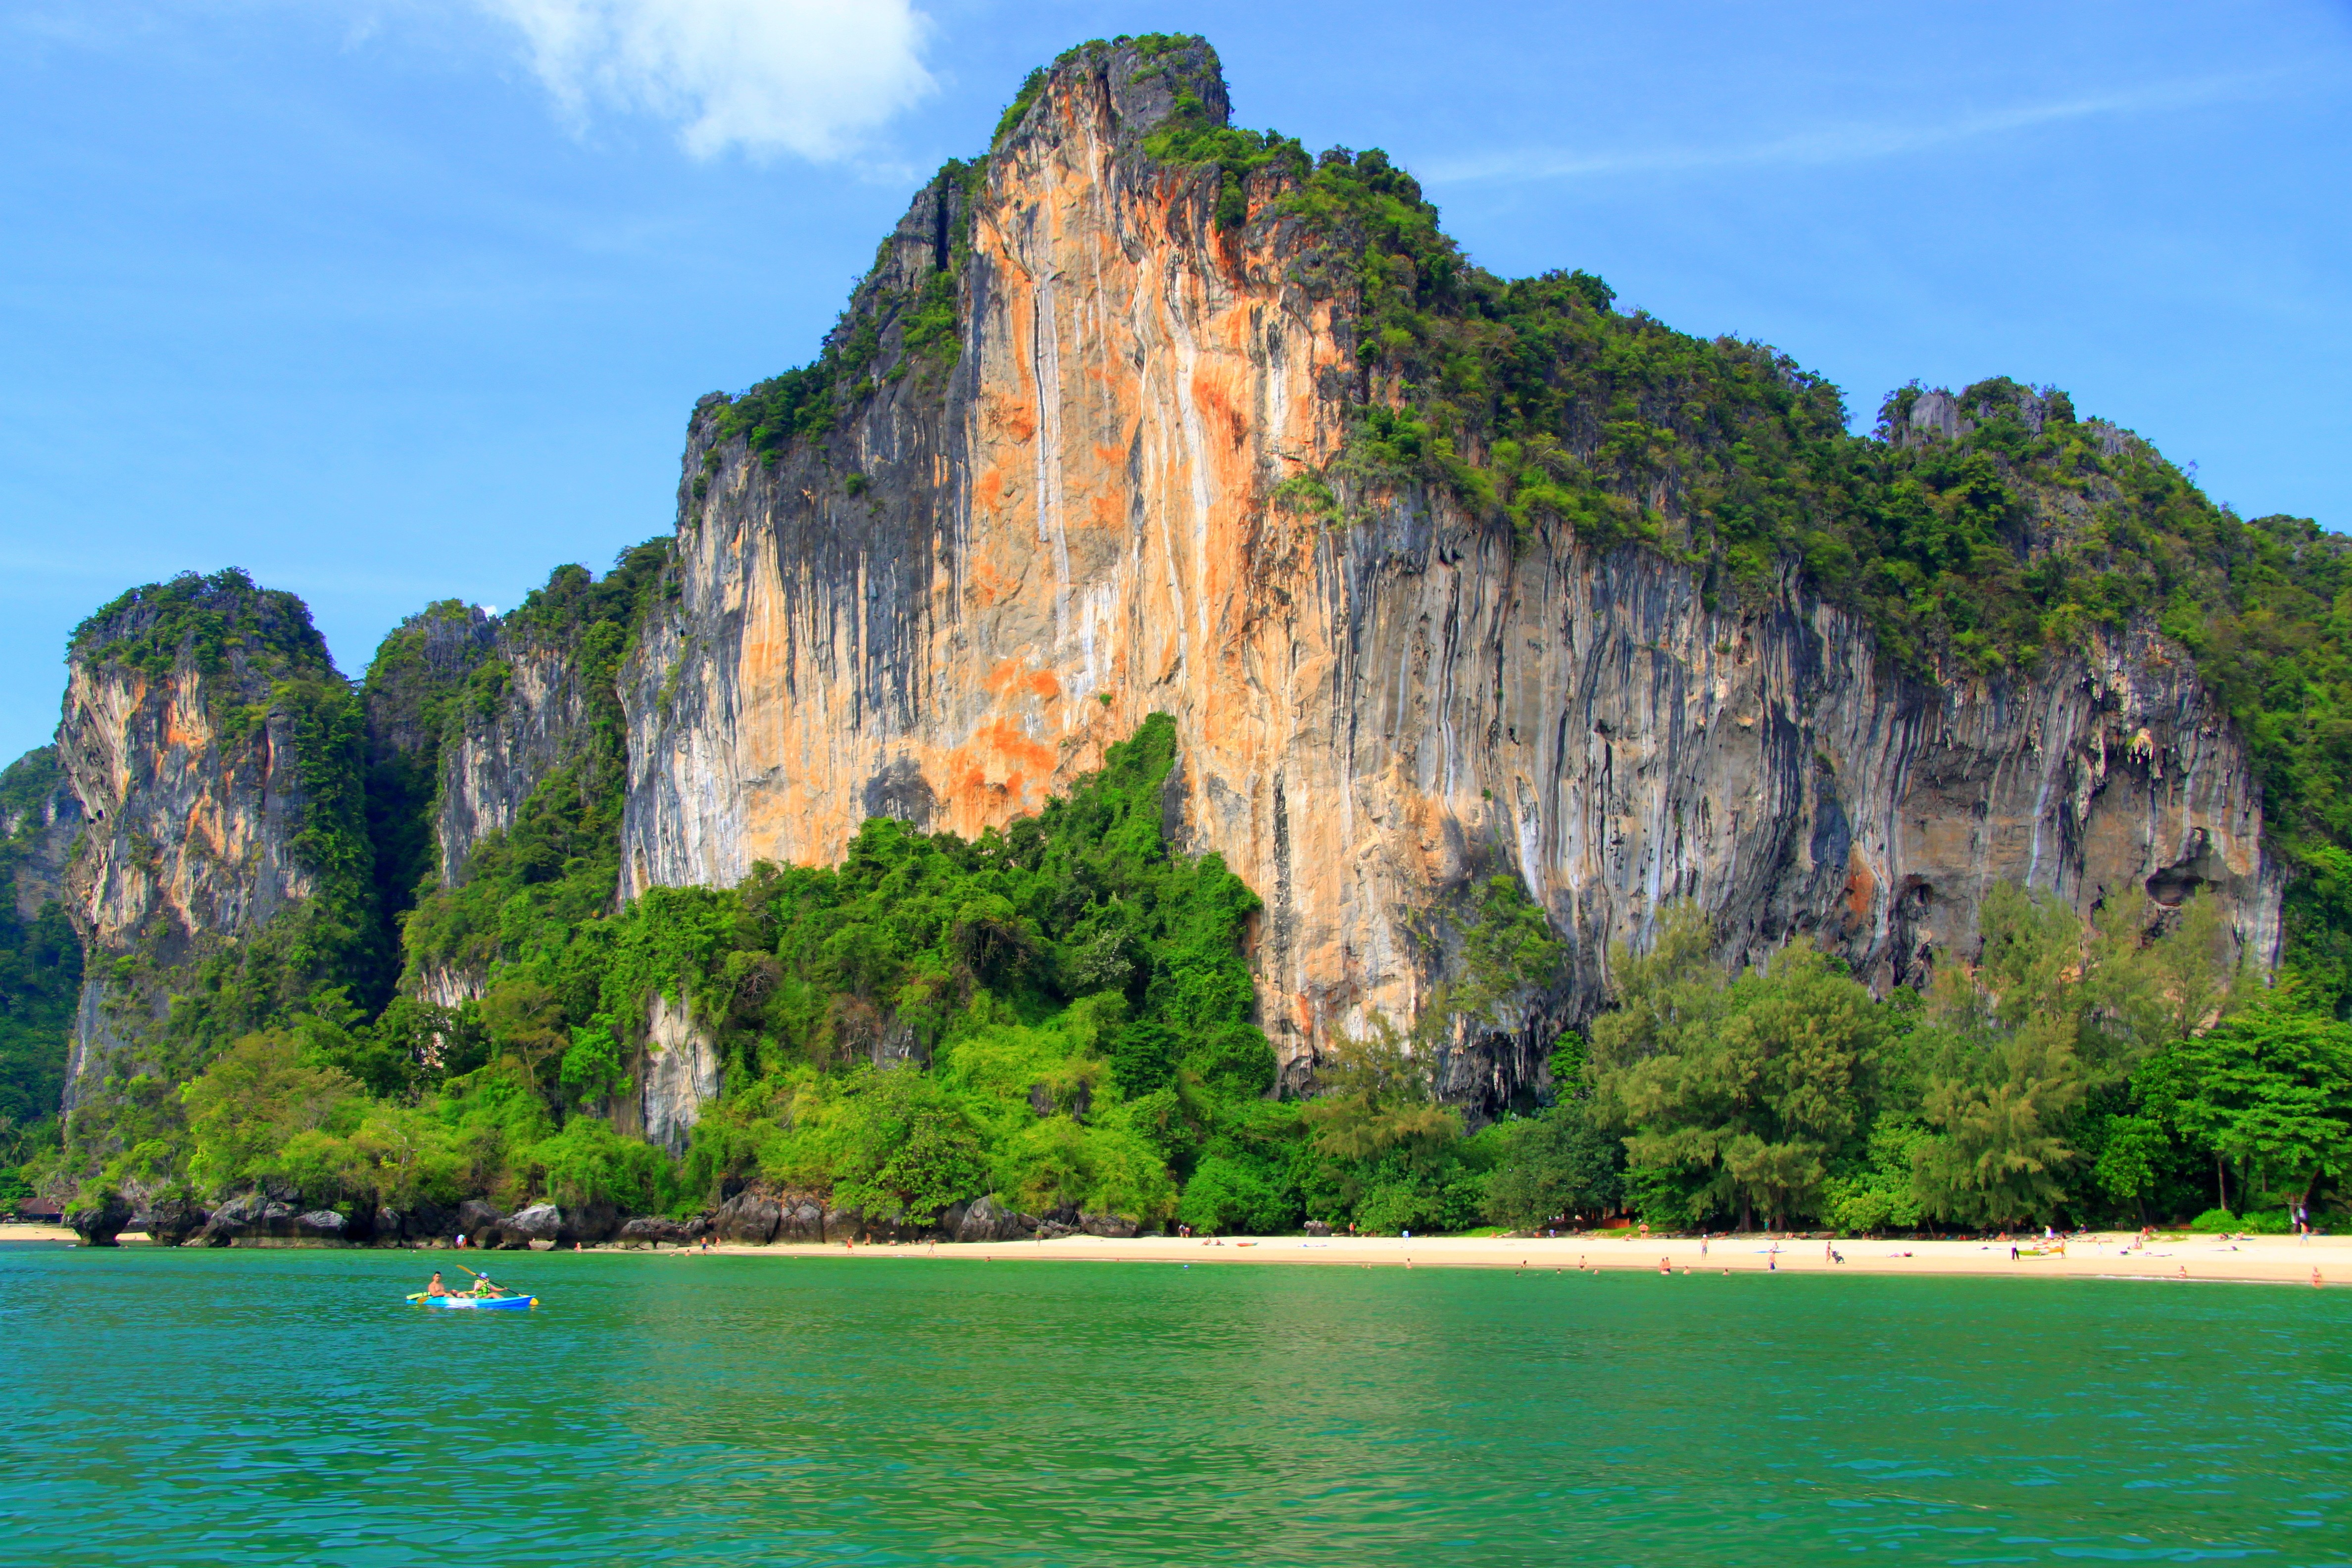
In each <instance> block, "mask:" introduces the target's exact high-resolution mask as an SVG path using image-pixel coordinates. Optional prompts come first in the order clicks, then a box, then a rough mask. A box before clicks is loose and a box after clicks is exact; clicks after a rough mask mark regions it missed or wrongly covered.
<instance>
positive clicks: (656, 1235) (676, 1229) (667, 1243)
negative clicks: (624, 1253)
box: [620, 1215, 693, 1247]
mask: <svg viewBox="0 0 2352 1568" xmlns="http://www.w3.org/2000/svg"><path fill="white" fill-rule="evenodd" d="M620 1239H621V1244H622V1245H623V1246H625V1247H684V1246H685V1245H686V1244H687V1243H688V1241H690V1240H692V1239H693V1236H692V1233H691V1232H690V1231H689V1229H688V1226H687V1225H686V1224H685V1222H684V1221H682V1220H675V1219H667V1218H664V1217H663V1216H661V1215H637V1216H636V1217H635V1218H634V1219H632V1220H630V1221H629V1222H628V1223H627V1224H625V1225H624V1226H621V1237H620Z"/></svg>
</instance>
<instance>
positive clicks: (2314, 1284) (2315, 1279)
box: [436, 1268, 2321, 1290]
mask: <svg viewBox="0 0 2352 1568" xmlns="http://www.w3.org/2000/svg"><path fill="white" fill-rule="evenodd" d="M436 1278H438V1277H437V1276H436ZM2311 1288H2312V1289H2315V1290H2316V1289H2320V1288H2321V1285H2320V1279H2319V1270H2318V1269H2316V1268H2315V1269H2313V1270H2312V1271H2311Z"/></svg>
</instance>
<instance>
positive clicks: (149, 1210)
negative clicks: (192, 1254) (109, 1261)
mask: <svg viewBox="0 0 2352 1568" xmlns="http://www.w3.org/2000/svg"><path fill="white" fill-rule="evenodd" d="M212 1217H213V1216H212V1215H211V1213H210V1212H209V1211H207V1210H206V1209H205V1208H203V1207H201V1206H199V1205H197V1204H196V1203H195V1202H194V1200H193V1199H190V1198H157V1199H156V1200H155V1201H154V1202H152V1203H151V1204H149V1205H147V1207H146V1208H145V1209H144V1210H143V1211H142V1212H141V1213H139V1214H137V1215H133V1216H132V1217H131V1224H130V1225H129V1226H126V1227H125V1228H127V1229H130V1230H143V1231H145V1232H146V1233H147V1239H148V1240H150V1241H152V1242H153V1243H154V1244H155V1245H156V1246H158V1247H179V1246H182V1245H184V1243H185V1242H186V1241H187V1240H188V1238H189V1237H193V1236H194V1235H195V1234H196V1233H197V1232H198V1231H200V1230H202V1229H204V1228H205V1225H206V1224H208V1223H209V1222H210V1221H211V1219H212Z"/></svg>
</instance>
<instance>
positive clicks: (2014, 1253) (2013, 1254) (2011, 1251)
mask: <svg viewBox="0 0 2352 1568" xmlns="http://www.w3.org/2000/svg"><path fill="white" fill-rule="evenodd" d="M2009 1260H2010V1261H2011V1263H2014V1262H2016V1261H2017V1248H2015V1247H2011V1248H2010V1249H2009Z"/></svg>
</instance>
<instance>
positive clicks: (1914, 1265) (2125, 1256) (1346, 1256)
mask: <svg viewBox="0 0 2352 1568" xmlns="http://www.w3.org/2000/svg"><path fill="white" fill-rule="evenodd" d="M2132 1240H2133V1238H2132V1237H2130V1236H2128V1235H2109V1236H2091V1237H2076V1238H2074V1239H2073V1240H2070V1241H2069V1242H2068V1243H2067V1244H2066V1250H2065V1254H2064V1256H2063V1257H2049V1258H2026V1257H2022V1256H2021V1257H2020V1258H2017V1259H2016V1260H2014V1261H2012V1260H2011V1258H2010V1245H2011V1244H2009V1243H2007V1242H2001V1243H1994V1242H1979V1241H1868V1240H1863V1239H1858V1238H1848V1239H1843V1240H1840V1241H1836V1242H1832V1243H1828V1244H1826V1247H1828V1248H1829V1249H1833V1250H1834V1252H1835V1253H1836V1254H1837V1257H1838V1258H1842V1259H1843V1261H1836V1260H1833V1259H1832V1258H1831V1257H1829V1256H1828V1255H1827V1252H1826V1251H1825V1244H1823V1243H1822V1242H1819V1241H1807V1240H1804V1239H1801V1238H1799V1239H1793V1240H1791V1239H1785V1238H1784V1239H1779V1240H1768V1239H1766V1238H1763V1237H1709V1238H1707V1239H1706V1240H1705V1241H1703V1242H1702V1241H1701V1240H1699V1239H1698V1238H1696V1237H1688V1238H1683V1237H1675V1238H1661V1237H1648V1238H1643V1237H1639V1236H1635V1237H1626V1236H1625V1235H1624V1234H1623V1233H1622V1232H1618V1233H1612V1234H1611V1235H1608V1236H1591V1237H1557V1238H1546V1237H1534V1238H1513V1237H1412V1239H1410V1240H1407V1239H1405V1238H1403V1237H1329V1238H1328V1239H1327V1238H1324V1237H1296V1236H1285V1237H1229V1238H1224V1239H1220V1240H1208V1241H1202V1240H1198V1239H1192V1240H1179V1239H1177V1238H1175V1237H1136V1238H1135V1239H1133V1240H1129V1241H1114V1240H1108V1239H1106V1238H1103V1237H1091V1236H1072V1237H1062V1238H1060V1239H1058V1240H1054V1241H1045V1242H1036V1241H1007V1242H983V1243H975V1244H970V1245H947V1244H942V1245H937V1246H934V1245H932V1244H929V1243H925V1242H915V1243H911V1244H908V1245H902V1246H898V1247H890V1246H877V1247H856V1248H844V1247H839V1246H832V1247H732V1246H720V1247H713V1248H712V1249H711V1251H712V1252H713V1253H722V1252H723V1253H731V1254H742V1253H758V1254H765V1255H772V1256H777V1257H795V1256H798V1257H810V1256H827V1255H829V1256H833V1257H842V1256H849V1257H856V1258H1028V1259H1033V1260H1034V1259H1038V1258H1050V1259H1057V1260H1066V1261H1074V1262H1075V1261H1085V1260H1088V1259H1093V1260H1097V1261H1106V1262H1108V1261H1120V1262H1130V1263H1137V1262H1155V1263H1231V1264H1258V1263H1293V1264H1320V1265H1323V1266H1326V1267H1348V1266H1353V1267H1358V1268H1530V1269H1534V1268H1554V1269H1574V1268H1580V1267H1581V1268H1595V1269H1600V1268H1611V1269H1626V1268H1630V1269H1636V1270H1649V1271H1652V1272H1654V1271H1656V1270H1657V1268H1659V1266H1660V1260H1661V1259H1664V1262H1665V1266H1666V1267H1667V1268H1669V1269H1670V1270H1671V1271H1672V1272H1674V1273H1675V1274H1677V1275H1679V1274H1681V1273H1683V1272H1684V1271H1685V1270H1690V1271H1698V1270H1706V1271H1708V1272H1713V1273H1721V1272H1724V1271H1730V1272H1734V1273H1763V1272H1768V1271H1777V1272H1780V1273H1787V1274H1914V1275H1955V1274H1974V1275H1989V1276H1990V1275H2000V1276H2006V1277H2026V1278H2041V1279H2047V1278H2053V1277H2064V1278H2072V1279H2151V1280H2172V1281H2174V1282H2176V1283H2177V1282H2179V1280H2180V1279H2181V1278H2182V1271H2183V1270H2186V1271H2187V1278H2188V1279H2190V1280H2192V1281H2195V1280H2205V1281H2208V1282H2212V1281H2221V1280H2231V1281H2238V1282H2242V1283H2261V1284H2287V1285H2302V1286H2304V1287H2305V1288H2306V1289H2307V1288H2308V1287H2309V1286H2310V1284H2311V1273H2312V1270H2313V1269H2314V1268H2317V1269H2318V1270H2319V1272H2320V1277H2321V1279H2322V1282H2323V1283H2324V1284H2326V1285H2331V1286H2333V1285H2352V1237H2311V1238H2309V1239H2308V1240H2305V1241H2298V1240H2297V1239H2296V1238H2295V1237H2291V1236H2281V1237H2255V1238H2253V1239H2252V1240H2247V1241H2230V1240H2226V1239H2224V1238H2221V1237H2207V1236H2200V1237H2184V1238H2181V1239H2179V1240H2172V1241H2166V1240H2157V1241H2152V1242H2150V1243H2148V1244H2147V1247H2145V1248H2135V1249H2132V1250H2128V1251H2126V1248H2127V1247H2130V1246H2131V1243H2132ZM2017 1245H2018V1247H2019V1249H2020V1251H2021V1253H2022V1251H2023V1249H2024V1247H2026V1246H2027V1245H2028V1244H2026V1243H2019V1244H2017ZM1776 1248H1777V1250H1775V1249H1776ZM676 1256H678V1257H681V1258H686V1257H696V1256H707V1255H704V1254H695V1253H688V1252H679V1253H677V1255H676Z"/></svg>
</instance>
